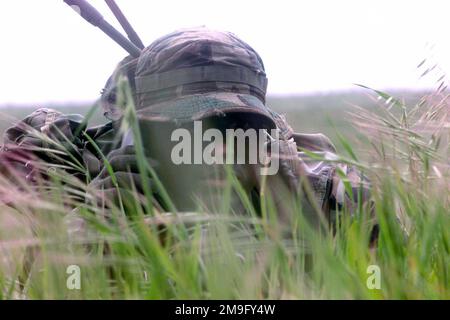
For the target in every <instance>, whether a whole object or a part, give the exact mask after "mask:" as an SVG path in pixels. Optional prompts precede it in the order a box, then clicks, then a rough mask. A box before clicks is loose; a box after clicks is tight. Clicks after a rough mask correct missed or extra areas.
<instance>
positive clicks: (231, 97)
mask: <svg viewBox="0 0 450 320" xmlns="http://www.w3.org/2000/svg"><path fill="white" fill-rule="evenodd" d="M238 112H240V113H252V114H258V115H261V116H264V117H265V118H267V120H268V121H270V122H271V123H273V125H274V126H275V122H274V120H273V117H272V115H271V113H270V112H269V110H268V108H267V107H266V106H265V105H264V103H263V102H262V101H261V100H259V99H258V98H257V97H255V96H252V95H249V94H242V93H232V92H214V93H205V94H193V95H187V96H183V97H180V98H176V99H172V100H169V101H164V102H161V103H158V104H154V105H151V106H148V107H144V108H140V109H139V110H137V116H138V118H139V119H141V120H144V119H146V120H150V121H163V122H166V121H167V122H169V121H174V122H180V123H183V122H190V121H195V120H202V119H205V118H209V117H213V116H220V115H225V114H227V113H238Z"/></svg>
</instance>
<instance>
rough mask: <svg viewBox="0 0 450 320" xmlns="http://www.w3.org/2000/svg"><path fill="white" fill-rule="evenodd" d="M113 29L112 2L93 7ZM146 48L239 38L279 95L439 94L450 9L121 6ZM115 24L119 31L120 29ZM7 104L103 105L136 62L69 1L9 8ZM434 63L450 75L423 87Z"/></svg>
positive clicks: (13, 0) (446, 63)
mask: <svg viewBox="0 0 450 320" xmlns="http://www.w3.org/2000/svg"><path fill="white" fill-rule="evenodd" d="M91 3H92V4H93V5H94V6H96V7H97V8H98V9H99V10H100V11H102V13H104V15H105V17H106V18H107V19H108V20H109V21H110V22H113V21H114V19H113V17H112V16H111V14H110V13H109V11H108V8H107V7H106V5H105V3H104V1H102V0H93V1H91ZM117 3H118V4H119V5H120V6H121V7H122V9H123V11H124V12H125V14H126V15H127V16H128V18H129V19H130V21H131V22H132V24H133V25H134V26H135V29H136V30H137V31H138V33H139V34H140V36H141V38H142V39H143V40H144V42H145V43H146V44H150V43H151V42H152V41H153V40H154V39H156V38H157V37H159V36H161V35H164V34H165V33H168V32H171V31H173V30H175V29H177V28H180V27H189V26H199V25H206V26H210V27H214V28H220V29H225V30H229V31H232V32H234V33H236V34H237V35H238V36H240V37H241V38H242V39H244V40H245V41H247V42H248V43H249V44H250V45H251V46H253V47H254V48H255V49H256V50H257V51H258V52H259V53H260V55H261V57H262V58H263V60H264V62H265V65H266V69H267V70H266V71H267V73H268V77H269V89H268V90H269V93H272V94H274V93H275V94H280V93H308V92H311V91H330V90H340V89H351V88H353V87H354V85H353V84H354V83H361V84H365V85H367V86H371V87H375V88H380V89H382V88H418V87H427V86H433V81H435V80H437V78H439V74H440V73H441V72H447V73H448V71H450V40H449V35H448V33H449V30H450V19H449V18H448V17H449V13H450V2H449V1H445V0H443V1H430V0H424V1H401V0H396V1H393V0H390V1H385V0H376V1H364V0H355V1H350V0H349V1H347V0H339V1H336V0H335V1H333V0H330V1H318V0H309V1H302V0H293V1H287V0H286V1H283V0H278V1H273V0H272V1H263V0H255V1H251V0H237V1H236V0H225V1H216V0H190V1H186V0H177V1H176V0H163V1H150V0H127V1H125V0H117ZM114 25H117V23H115V21H114ZM0 35H1V37H0V41H1V48H2V50H1V59H0V71H1V76H0V105H1V104H10V103H18V104H19V103H36V104H45V103H46V102H53V103H54V102H68V101H71V102H82V101H93V100H94V99H96V98H97V97H98V93H99V91H100V90H101V88H102V86H103V84H104V82H105V80H106V79H107V77H108V76H109V74H110V73H111V71H112V70H113V68H114V66H115V65H116V63H117V62H118V61H119V60H120V59H122V58H123V57H124V56H125V55H126V53H125V52H124V51H123V50H122V49H121V48H120V47H119V46H117V45H116V44H115V43H113V42H112V41H111V40H110V39H109V38H107V37H106V36H105V35H103V33H102V32H101V31H100V30H98V29H96V28H94V27H92V26H91V25H89V24H88V23H86V22H85V21H84V20H82V19H81V18H80V17H79V16H77V15H76V14H75V13H74V12H73V11H72V10H71V9H70V8H69V7H67V5H66V4H64V3H63V1H62V0H3V1H1V7H0ZM424 58H428V59H429V60H430V62H427V64H426V65H430V66H431V65H432V64H433V63H434V62H437V63H438V64H439V68H440V69H441V70H438V69H435V71H436V70H437V71H438V72H437V73H435V74H432V75H431V76H428V77H425V78H424V79H423V78H422V79H419V78H420V74H421V73H422V72H423V71H424V70H425V69H423V67H422V69H421V70H418V69H417V65H418V64H419V63H420V62H421V61H422V60H423V59H424Z"/></svg>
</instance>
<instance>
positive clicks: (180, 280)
mask: <svg viewBox="0 0 450 320" xmlns="http://www.w3.org/2000/svg"><path fill="white" fill-rule="evenodd" d="M424 94H425V93H418V92H395V93H393V95H394V96H395V97H398V98H400V99H399V100H396V99H393V98H392V97H390V96H388V95H385V94H384V93H381V92H379V93H378V94H377V93H374V92H371V91H368V92H367V93H357V94H355V93H341V94H333V95H323V96H317V95H316V96H303V97H271V98H270V99H269V104H270V105H271V106H272V107H273V108H274V109H275V110H277V111H278V112H281V113H284V114H286V116H287V118H288V119H289V122H290V123H291V124H292V126H293V127H294V129H295V130H297V131H301V132H308V133H314V132H322V133H325V134H327V135H328V136H330V138H331V139H332V140H333V142H334V143H335V144H336V145H337V146H338V150H339V152H338V153H339V154H338V156H339V158H338V159H337V160H336V161H338V162H339V163H343V164H348V165H352V166H355V167H357V168H358V169H359V170H361V171H362V172H364V174H365V175H366V176H367V177H368V178H369V179H370V180H371V184H372V195H371V199H372V201H373V203H374V206H373V208H370V207H369V206H362V205H361V206H359V207H357V208H353V209H354V215H353V216H352V217H350V216H349V215H348V214H346V213H348V211H349V210H350V209H349V208H343V209H342V210H343V212H342V216H340V218H339V221H340V223H338V225H337V226H336V232H334V233H333V232H328V231H324V230H322V229H320V230H317V229H315V228H314V227H313V226H311V225H310V224H309V223H308V222H307V221H306V220H305V218H304V216H303V214H302V209H301V204H300V203H292V206H294V207H295V208H296V206H299V208H298V215H296V216H295V217H293V218H292V221H291V223H290V224H289V225H287V226H286V225H284V224H283V223H281V222H279V221H278V219H277V217H278V212H277V211H276V210H275V209H274V205H273V199H271V198H270V197H267V198H266V197H262V198H261V200H260V203H259V205H260V206H261V208H263V212H264V213H265V214H264V215H263V216H262V217H257V216H255V213H254V209H252V207H251V206H246V207H245V208H246V210H245V211H246V212H245V213H246V214H245V215H244V216H241V215H236V214H235V213H234V212H233V211H232V209H231V197H232V194H234V193H236V194H237V195H238V196H240V197H241V200H242V201H243V202H244V203H249V202H248V199H246V196H245V194H243V193H242V189H241V188H240V186H239V184H237V183H236V179H234V177H233V176H232V175H230V176H229V177H228V183H227V186H226V188H225V192H224V193H223V197H222V199H221V203H220V204H218V207H219V208H220V213H221V214H220V215H217V214H214V213H213V210H211V211H209V212H208V211H206V212H205V211H203V213H202V214H199V213H197V214H186V213H184V214H183V213H177V212H176V210H172V216H164V215H161V214H160V212H158V209H157V208H155V207H153V206H152V205H151V203H152V198H151V196H150V195H148V194H146V200H147V201H146V202H145V203H146V204H145V205H144V206H143V207H142V206H141V205H137V202H136V201H135V198H134V197H128V198H120V199H121V200H122V201H119V203H118V204H109V208H108V210H107V213H105V208H104V203H103V204H98V203H97V202H90V201H85V199H91V198H90V196H92V198H94V197H95V190H91V189H90V188H89V187H87V186H86V185H84V184H82V183H80V182H77V181H73V180H72V179H70V177H67V175H64V174H62V173H59V170H58V168H57V169H55V171H54V173H53V174H52V177H53V180H52V181H53V182H52V183H51V184H50V186H48V185H42V186H38V188H34V189H31V188H29V187H27V186H26V185H23V186H17V185H11V183H10V182H8V180H7V179H5V178H2V179H1V183H0V194H2V195H5V194H6V195H9V197H10V199H12V206H11V205H10V206H2V207H0V256H1V259H2V260H0V298H4V299H11V298H30V299H55V298H69V299H450V267H449V266H450V215H449V213H450V192H449V188H450V171H449V166H448V161H449V155H450V153H449V148H448V147H449V119H450V118H449V113H448V110H449V106H450V105H449V104H448V102H447V100H446V97H445V96H442V95H427V96H425V97H423V96H424ZM351 105H359V106H361V107H362V108H356V107H352V106H351ZM128 108H129V110H128V116H127V120H128V125H129V126H130V127H131V128H132V129H136V124H135V121H134V117H133V112H132V110H133V107H132V106H131V105H130V104H128ZM61 110H62V111H63V112H74V111H76V112H77V113H85V112H86V109H82V108H81V109H76V110H73V111H68V110H67V109H65V108H61ZM2 111H4V112H7V113H8V114H10V115H12V114H13V113H14V116H16V117H19V118H20V117H22V116H23V115H24V114H27V113H28V112H29V109H28V110H27V109H25V108H23V109H20V110H19V109H15V110H2ZM2 119H3V122H2V126H3V127H5V126H7V125H8V123H9V122H10V120H6V118H5V117H2ZM95 121H96V122H100V121H101V119H100V117H99V116H98V115H97V116H96V119H95ZM136 145H137V156H136V157H137V161H138V166H139V169H140V170H141V173H143V172H144V173H146V174H148V175H150V176H151V177H152V178H154V179H155V181H157V179H156V177H154V176H153V175H152V171H151V168H149V167H148V166H147V165H146V164H145V163H146V161H145V157H144V155H143V150H142V148H141V146H142V144H141V141H140V140H139V138H137V141H136ZM67 165H74V164H73V163H72V164H71V161H68V163H67ZM106 166H107V168H108V167H109V164H108V163H107V164H106ZM146 174H143V175H142V177H143V176H147V175H146ZM62 182H64V183H62ZM345 187H346V188H347V184H345ZM156 188H157V189H158V190H159V191H161V193H162V194H163V195H164V190H163V187H161V186H159V185H158V184H157V183H156ZM160 189H161V190H160ZM81 195H82V200H80V196H81ZM128 196H129V195H128ZM163 198H164V197H163ZM127 199H128V200H129V201H128V200H127ZM164 201H165V202H167V203H166V204H167V206H168V207H171V206H173V204H171V199H166V198H164ZM72 208H77V209H76V210H75V211H74V210H73V209H72ZM130 208H133V209H130ZM371 210H373V211H374V214H375V217H376V220H377V221H378V223H379V226H380V230H381V231H380V237H379V242H378V245H377V246H376V247H373V248H370V247H369V240H370V239H369V231H370V227H371V226H372V224H371V222H372V220H373V219H372V217H371V212H370V211H371ZM144 212H145V213H146V214H144ZM68 221H69V223H68ZM74 221H75V222H76V223H74ZM161 222H163V224H164V226H165V227H164V228H162V227H161ZM74 225H75V226H79V225H82V226H85V228H86V229H87V230H88V232H83V233H82V234H81V236H80V235H79V234H78V233H77V232H75V233H74V231H73V230H72V228H73V226H74ZM75 229H76V228H75ZM83 230H85V229H84V228H83ZM73 234H76V236H73ZM30 256H32V257H35V259H34V260H33V261H34V263H33V264H31V263H29V259H28V260H27V259H24V257H28V258H29V257H30ZM74 266H75V267H74ZM78 271H79V272H80V277H81V278H80V282H79V284H80V288H79V289H77V288H76V286H77V281H76V280H74V281H72V280H73V279H74V278H73V277H71V275H74V274H76V273H77V272H78ZM21 286H22V287H23V288H24V289H23V290H20V288H21ZM74 287H75V288H74Z"/></svg>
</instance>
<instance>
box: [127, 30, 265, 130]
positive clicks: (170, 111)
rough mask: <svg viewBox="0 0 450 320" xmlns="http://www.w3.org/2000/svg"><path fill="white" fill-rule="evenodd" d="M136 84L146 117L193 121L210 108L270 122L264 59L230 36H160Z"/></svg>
mask: <svg viewBox="0 0 450 320" xmlns="http://www.w3.org/2000/svg"><path fill="white" fill-rule="evenodd" d="M135 81H136V99H137V101H136V103H137V109H138V110H139V112H140V114H141V115H143V116H145V117H146V118H147V119H148V118H150V117H153V118H154V119H158V118H170V119H173V120H178V121H185V120H194V119H199V118H203V117H206V116H208V115H209V114H208V113H205V112H204V111H205V110H206V109H209V110H210V112H213V110H215V112H217V113H219V112H221V113H225V112H254V113H259V114H261V115H263V116H266V117H267V118H269V119H271V115H270V112H269V110H268V108H267V107H266V106H265V104H264V103H265V95H266V90H267V78H266V73H265V70H264V65H263V62H262V59H261V58H260V56H259V55H258V54H257V53H256V51H255V50H253V49H252V48H251V47H250V46H249V45H248V44H246V43H245V42H244V41H242V40H240V39H239V38H238V37H236V36H235V35H234V34H232V33H229V32H222V31H214V30H210V29H207V28H204V27H199V28H190V29H183V30H179V31H175V32H173V33H171V34H168V35H166V36H164V37H161V38H159V39H158V40H156V41H154V42H153V43H152V44H151V45H150V46H148V47H147V48H145V49H144V50H143V52H142V54H141V56H140V58H139V60H138V63H137V68H136V80H135ZM218 94H220V96H217V95H218ZM169 101H171V102H172V103H169ZM164 102H165V103H164ZM156 105H157V107H155V106H156ZM147 113H148V114H147ZM177 113H179V114H180V117H178V114H177Z"/></svg>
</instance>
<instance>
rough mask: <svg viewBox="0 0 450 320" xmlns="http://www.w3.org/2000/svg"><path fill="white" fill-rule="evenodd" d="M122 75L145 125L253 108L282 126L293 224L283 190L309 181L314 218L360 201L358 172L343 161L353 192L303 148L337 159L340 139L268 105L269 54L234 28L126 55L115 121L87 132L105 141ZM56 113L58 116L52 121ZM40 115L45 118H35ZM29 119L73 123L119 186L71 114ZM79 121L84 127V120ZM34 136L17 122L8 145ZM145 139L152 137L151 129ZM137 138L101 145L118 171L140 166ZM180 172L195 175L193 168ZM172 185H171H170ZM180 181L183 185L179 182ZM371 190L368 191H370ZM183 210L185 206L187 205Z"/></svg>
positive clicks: (255, 186) (283, 213)
mask: <svg viewBox="0 0 450 320" xmlns="http://www.w3.org/2000/svg"><path fill="white" fill-rule="evenodd" d="M119 75H125V76H126V77H127V78H128V80H129V82H130V85H131V88H132V91H133V95H134V96H133V98H134V100H135V101H134V103H135V105H136V109H137V115H138V118H139V119H140V121H141V123H145V122H147V123H171V124H173V125H174V126H180V125H184V124H186V123H190V122H192V121H194V120H205V119H209V118H212V117H223V116H225V118H227V117H231V115H240V114H245V115H247V116H250V117H253V118H254V119H258V121H260V122H261V123H262V122H264V123H265V125H266V126H267V127H272V128H278V129H279V131H280V138H279V140H278V141H276V143H278V144H280V147H281V150H282V154H281V156H280V158H282V159H281V164H282V165H281V168H280V173H279V174H278V175H276V176H275V177H270V178H269V180H268V181H269V182H268V185H269V186H270V189H271V193H272V196H273V197H274V198H275V202H276V204H277V205H279V207H278V209H279V211H280V217H281V218H282V220H286V222H289V220H290V218H289V216H291V215H293V214H295V212H294V209H293V207H292V206H289V205H286V203H289V202H286V199H284V197H283V196H281V197H280V198H279V199H277V197H278V196H279V195H280V194H281V193H282V191H283V189H284V190H285V191H286V192H285V193H290V194H298V193H299V190H300V189H303V188H304V184H303V183H304V181H307V182H308V185H309V186H310V187H311V188H312V190H313V199H311V197H310V198H304V199H302V200H301V202H302V206H304V210H303V211H306V212H310V217H311V218H312V220H313V221H315V222H317V221H318V220H319V219H317V217H316V215H317V208H319V210H321V211H322V213H323V214H324V215H325V217H326V218H328V221H330V222H332V221H333V220H334V219H335V218H334V213H335V210H336V209H337V208H339V207H341V206H342V205H344V204H345V203H346V204H347V206H348V207H355V206H356V194H357V192H356V191H357V190H358V189H359V188H360V187H361V186H363V188H364V189H367V188H366V186H365V185H363V179H362V177H361V176H360V174H359V173H358V172H357V171H355V170H354V169H352V168H349V169H347V168H344V167H343V169H344V171H345V170H347V173H348V175H349V181H350V182H351V184H352V186H353V188H354V192H353V194H346V192H345V188H344V187H343V182H342V181H341V179H340V178H338V176H337V174H336V165H334V164H332V163H329V162H327V161H313V160H312V159H309V158H308V157H307V156H306V154H305V153H303V152H302V150H303V149H305V150H308V151H310V152H315V153H320V154H322V155H324V157H325V158H328V159H333V158H335V152H336V150H335V147H334V146H333V144H332V142H331V141H330V140H329V139H328V138H327V137H325V136H324V135H322V134H300V133H295V132H294V131H293V130H292V128H291V127H290V126H289V125H288V124H287V122H286V120H285V119H284V118H283V116H281V115H279V114H277V113H276V112H274V111H273V110H271V109H270V108H269V107H267V106H266V104H265V97H266V90H267V78H266V73H265V69H264V64H263V62H262V59H261V58H260V56H259V55H258V54H257V53H256V51H254V50H253V49H252V48H251V47H250V46H249V45H248V44H246V43H245V42H243V41H242V40H241V39H239V38H238V37H236V36H235V35H234V34H232V33H229V32H221V31H214V30H210V29H207V28H203V27H201V28H191V29H184V30H179V31H176V32H173V33H171V34H168V35H166V36H164V37H161V38H159V39H158V40H156V41H154V42H153V43H152V44H151V45H150V46H148V47H147V48H145V49H144V50H143V52H142V54H141V56H140V57H139V58H138V59H133V58H130V57H128V58H126V59H124V60H123V61H122V62H121V63H120V64H119V67H118V68H117V70H116V71H115V72H114V74H113V75H112V76H111V78H110V79H109V80H108V82H107V85H106V88H105V90H104V92H103V95H102V98H101V104H102V106H103V108H104V109H105V116H106V117H107V118H109V119H110V120H112V121H113V122H112V123H110V124H108V125H106V126H105V127H101V128H94V129H88V130H87V132H88V134H89V135H90V136H91V138H92V139H93V140H94V141H100V140H101V139H102V137H103V138H104V137H108V139H106V140H110V137H111V136H116V135H115V132H117V131H116V130H114V125H113V123H115V122H117V121H119V120H120V118H121V110H120V106H117V103H116V102H117V100H116V91H117V88H116V83H117V79H118V76H119ZM49 115H52V117H51V119H50V120H49ZM44 118H45V119H44ZM36 121H37V122H39V123H35V122H36ZM24 122H25V123H27V124H28V125H30V126H31V127H33V128H36V129H38V130H41V131H42V130H43V129H42V128H44V127H46V126H47V127H48V126H49V125H54V126H58V127H60V126H61V125H63V127H64V128H68V129H70V130H68V131H63V132H66V133H67V135H68V136H70V137H71V139H72V140H73V141H77V143H75V145H76V146H78V148H79V150H78V153H79V154H80V156H81V158H82V159H84V161H85V164H86V166H87V167H88V169H89V171H91V175H92V176H97V178H96V179H95V180H94V183H95V184H96V185H97V186H98V187H101V188H104V189H108V188H112V187H113V186H112V185H111V184H110V183H109V182H108V175H107V173H106V172H105V171H103V172H100V173H99V169H100V165H99V163H98V162H96V160H97V161H99V160H98V159H99V155H98V154H97V153H96V151H95V150H94V149H93V148H92V147H91V146H90V144H89V142H87V141H86V139H80V141H78V140H76V139H77V138H79V137H72V136H71V134H72V133H73V132H74V125H75V124H74V122H73V120H71V119H70V117H67V116H64V115H61V114H56V115H55V113H54V112H53V111H43V110H40V111H38V113H36V114H34V115H32V116H30V117H28V118H27V119H25V120H24ZM75 122H76V124H78V125H81V122H80V121H75ZM144 132H145V131H144ZM26 136H27V133H26V130H25V131H24V130H22V131H20V134H18V131H17V127H16V128H12V129H9V130H8V132H7V134H6V137H7V138H6V141H5V143H7V144H9V145H11V144H12V145H21V143H22V142H21V141H24V140H26ZM144 138H147V136H145V134H144ZM132 144H133V139H132V137H131V136H130V135H127V136H126V137H124V139H123V141H122V148H119V149H117V150H114V151H112V152H111V149H112V147H111V144H108V143H106V144H105V143H102V144H101V145H102V148H103V150H104V151H105V152H106V153H107V154H109V155H110V160H111V161H112V162H113V163H114V167H115V168H117V171H118V172H128V171H129V169H130V168H132V167H134V168H136V166H135V165H132V162H133V159H134V156H133V148H132ZM150 148H151V146H150ZM174 170H176V169H174ZM163 174H164V173H163ZM170 174H172V175H173V173H169V175H170ZM177 174H184V175H186V177H189V174H188V171H181V172H178V173H177ZM250 175H253V176H252V177H251V178H249V175H248V174H247V175H246V179H247V180H252V179H253V183H252V185H251V186H250V188H249V190H248V191H249V193H252V192H254V191H255V190H256V193H259V192H261V190H260V188H261V185H260V184H259V183H260V178H259V177H255V176H254V172H253V173H251V174H250ZM244 176H245V174H244ZM132 177H133V176H132ZM190 178H192V179H195V178H196V176H195V175H192V176H190ZM305 178H306V179H305ZM136 179H137V178H136ZM185 180H187V181H189V180H190V179H185ZM243 180H245V179H243ZM241 182H243V181H241ZM244 182H245V181H244ZM170 186H171V185H170V184H169V188H170ZM172 186H173V187H174V188H175V187H176V186H177V184H173V185H172ZM184 188H188V189H184ZM182 189H183V191H185V190H189V185H188V184H186V185H183V187H182ZM364 194H365V196H366V197H368V194H367V193H366V192H364ZM363 201H365V199H363ZM179 209H181V211H183V208H179Z"/></svg>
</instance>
